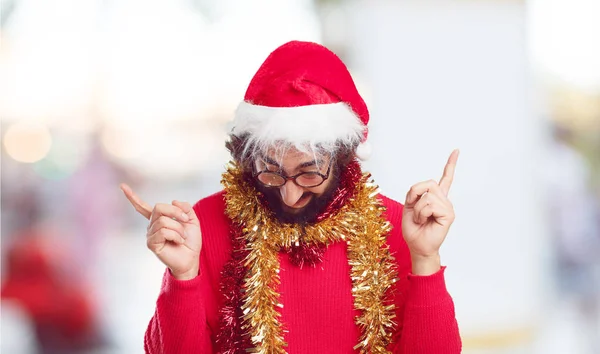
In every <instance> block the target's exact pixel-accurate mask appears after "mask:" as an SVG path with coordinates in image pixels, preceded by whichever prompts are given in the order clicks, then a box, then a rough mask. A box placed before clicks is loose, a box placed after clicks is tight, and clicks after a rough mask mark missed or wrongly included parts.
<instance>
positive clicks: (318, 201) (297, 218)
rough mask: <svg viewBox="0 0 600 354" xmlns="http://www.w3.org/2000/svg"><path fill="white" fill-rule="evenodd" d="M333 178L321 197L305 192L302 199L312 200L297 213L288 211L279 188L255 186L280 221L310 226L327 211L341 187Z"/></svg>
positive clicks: (334, 177)
mask: <svg viewBox="0 0 600 354" xmlns="http://www.w3.org/2000/svg"><path fill="white" fill-rule="evenodd" d="M331 178H333V180H332V181H331V183H330V184H329V185H328V186H327V188H326V189H325V191H324V192H323V193H322V194H321V195H319V196H317V195H316V194H314V193H312V192H305V193H304V194H303V195H302V197H301V198H304V197H306V196H307V195H311V196H312V199H311V200H310V202H308V204H307V205H306V206H304V207H303V208H301V210H300V211H297V212H289V211H288V210H289V209H290V207H288V206H286V205H285V204H284V202H283V200H281V194H280V191H279V188H269V187H265V186H263V185H261V184H260V183H255V185H256V188H257V189H258V190H259V191H260V192H262V193H263V195H264V196H265V199H266V201H267V203H268V205H269V208H270V209H271V210H272V211H273V213H274V214H275V217H276V218H277V219H278V220H279V221H281V222H283V223H286V224H309V223H313V222H315V221H316V219H317V216H318V215H319V213H321V211H323V209H325V207H326V206H327V204H328V203H329V202H330V201H331V199H332V198H333V195H334V194H335V191H336V189H337V187H338V185H339V178H338V176H336V175H335V174H332V176H331Z"/></svg>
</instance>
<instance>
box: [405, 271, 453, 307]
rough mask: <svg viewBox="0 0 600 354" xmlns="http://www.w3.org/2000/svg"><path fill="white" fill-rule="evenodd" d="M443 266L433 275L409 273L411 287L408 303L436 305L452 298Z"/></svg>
mask: <svg viewBox="0 0 600 354" xmlns="http://www.w3.org/2000/svg"><path fill="white" fill-rule="evenodd" d="M445 270H446V267H445V266H443V267H441V268H440V270H439V271H437V272H436V273H434V274H431V275H426V276H423V275H414V274H410V273H409V274H408V281H409V284H410V288H409V291H408V294H407V300H406V302H407V304H410V305H411V306H416V307H429V306H435V305H437V304H439V303H442V302H445V301H447V300H452V298H451V297H450V294H449V293H448V290H447V289H446V280H445V278H444V271H445Z"/></svg>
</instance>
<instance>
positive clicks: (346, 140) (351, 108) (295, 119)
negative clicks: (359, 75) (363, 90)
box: [231, 41, 370, 160]
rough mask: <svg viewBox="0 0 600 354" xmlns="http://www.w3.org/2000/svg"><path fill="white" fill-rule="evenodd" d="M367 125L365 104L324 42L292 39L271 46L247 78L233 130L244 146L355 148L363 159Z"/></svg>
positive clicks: (343, 68) (257, 147)
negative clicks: (247, 83) (260, 63)
mask: <svg viewBox="0 0 600 354" xmlns="http://www.w3.org/2000/svg"><path fill="white" fill-rule="evenodd" d="M368 123H369V111H368V109H367V105H366V104H365V102H364V100H363V99H362V97H361V96H360V94H359V93H358V90H357V89H356V86H355V84H354V81H353V80H352V76H351V75H350V73H349V72H348V69H347V68H346V65H344V63H343V62H342V61H341V60H340V58H338V56H337V55H335V54H334V53H333V52H332V51H330V50H329V49H327V48H325V47H324V46H322V45H319V44H316V43H311V42H300V41H292V42H288V43H286V44H284V45H282V46H280V47H279V48H277V49H275V50H274V51H273V52H272V53H271V54H270V55H269V56H268V57H267V59H266V60H265V62H264V63H263V64H262V65H261V67H260V68H259V69H258V71H257V72H256V74H255V75H254V77H253V78H252V80H251V81H250V85H249V86H248V89H247V91H246V95H245V96H244V101H243V102H242V103H240V105H239V106H238V108H237V110H236V113H235V117H234V120H233V122H232V130H231V133H232V134H233V135H236V136H243V135H246V136H247V145H246V148H249V147H252V148H253V149H260V150H263V151H264V150H265V149H266V148H268V147H273V146H277V147H281V146H282V145H283V146H285V147H294V148H296V149H298V150H300V151H313V152H315V151H317V150H319V151H326V152H334V151H336V150H337V149H339V148H340V146H346V147H352V148H354V147H356V155H357V157H358V158H360V159H362V160H365V159H367V158H368V156H369V155H370V148H369V146H368V145H367V143H366V139H367V132H368V129H367V124H368Z"/></svg>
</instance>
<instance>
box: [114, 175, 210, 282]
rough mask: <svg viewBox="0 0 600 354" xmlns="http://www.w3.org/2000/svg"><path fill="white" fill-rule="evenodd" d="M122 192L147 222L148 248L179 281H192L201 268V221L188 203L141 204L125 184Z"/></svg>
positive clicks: (122, 185)
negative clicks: (152, 205) (151, 205)
mask: <svg viewBox="0 0 600 354" xmlns="http://www.w3.org/2000/svg"><path fill="white" fill-rule="evenodd" d="M121 190H122V191H123V193H125V196H126V197H127V199H128V200H129V202H130V203H131V205H133V207H134V208H135V210H136V211H137V212H138V213H140V214H141V215H142V216H144V217H145V218H146V219H148V220H149V221H150V223H149V224H148V232H147V234H146V244H147V246H148V248H149V249H150V250H151V251H152V252H153V253H154V254H155V255H156V256H157V257H158V259H160V261H161V262H163V263H164V264H165V265H166V266H167V267H168V268H169V269H170V270H171V274H173V277H175V278H176V279H179V280H189V279H193V278H195V277H196V276H197V275H198V271H199V269H200V250H201V249H202V235H201V232H200V221H199V220H198V217H197V216H196V213H195V212H194V209H193V208H192V206H191V205H190V204H189V203H184V202H179V201H176V200H174V201H173V202H172V203H171V204H156V205H155V206H154V208H152V207H150V205H148V204H147V203H145V202H144V201H142V200H141V199H140V198H139V197H138V196H137V195H136V194H135V193H134V192H133V190H132V189H131V188H130V187H129V186H128V185H126V184H121Z"/></svg>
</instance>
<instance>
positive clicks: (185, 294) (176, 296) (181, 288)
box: [161, 268, 202, 306]
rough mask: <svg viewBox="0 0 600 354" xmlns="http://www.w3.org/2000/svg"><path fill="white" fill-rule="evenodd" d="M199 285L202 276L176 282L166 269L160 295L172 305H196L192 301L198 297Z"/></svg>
mask: <svg viewBox="0 0 600 354" xmlns="http://www.w3.org/2000/svg"><path fill="white" fill-rule="evenodd" d="M201 283H202V276H201V275H200V274H198V276H197V277H195V278H194V279H190V280H178V279H175V277H174V276H173V274H171V270H170V269H169V268H167V269H166V270H165V274H164V276H163V286H162V289H161V295H163V296H162V297H163V298H164V299H165V300H167V301H168V302H169V303H171V304H173V305H179V306H185V305H189V304H192V303H196V304H197V303H198V302H197V301H193V299H194V298H196V297H198V296H200V284H201ZM192 301H193V302H192Z"/></svg>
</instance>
